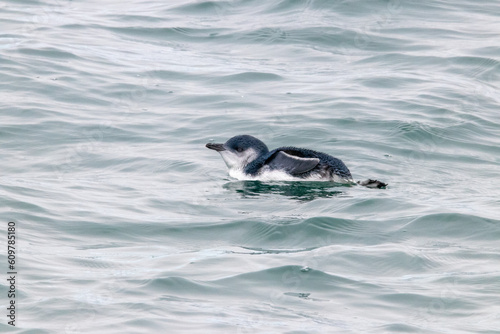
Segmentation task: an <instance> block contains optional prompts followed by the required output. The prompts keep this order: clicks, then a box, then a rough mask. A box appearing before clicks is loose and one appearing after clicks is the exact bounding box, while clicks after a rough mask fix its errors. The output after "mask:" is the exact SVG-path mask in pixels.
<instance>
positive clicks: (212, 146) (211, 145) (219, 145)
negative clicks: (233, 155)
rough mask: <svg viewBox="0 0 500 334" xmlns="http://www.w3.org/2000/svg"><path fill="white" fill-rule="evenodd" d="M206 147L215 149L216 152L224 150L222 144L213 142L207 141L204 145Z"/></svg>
mask: <svg viewBox="0 0 500 334" xmlns="http://www.w3.org/2000/svg"><path fill="white" fill-rule="evenodd" d="M205 146H206V148H209V149H211V150H215V151H217V152H220V151H225V150H226V149H225V148H224V144H214V143H208V144H207V145H205Z"/></svg>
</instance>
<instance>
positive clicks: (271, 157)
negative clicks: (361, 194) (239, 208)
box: [206, 135, 387, 188]
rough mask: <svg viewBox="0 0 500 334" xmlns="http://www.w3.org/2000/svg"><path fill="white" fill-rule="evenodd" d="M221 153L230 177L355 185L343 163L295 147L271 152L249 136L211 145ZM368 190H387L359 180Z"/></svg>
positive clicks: (367, 181)
mask: <svg viewBox="0 0 500 334" xmlns="http://www.w3.org/2000/svg"><path fill="white" fill-rule="evenodd" d="M206 147H207V148H209V149H211V150H215V151H217V152H219V153H220V155H221V156H222V159H224V162H225V163H226V165H227V167H228V169H229V175H230V176H232V177H234V178H236V179H238V180H261V181H270V180H280V181H333V182H336V183H343V184H355V183H354V181H353V178H352V175H351V172H350V171H349V169H348V168H347V166H346V165H345V164H344V163H343V162H342V160H340V159H337V158H335V157H332V156H331V155H328V154H326V153H322V152H317V151H313V150H309V149H305V148H298V147H292V146H286V147H280V148H277V149H274V150H272V151H269V149H268V148H267V146H266V144H264V143H263V142H262V141H260V140H259V139H257V138H255V137H253V136H249V135H239V136H235V137H232V138H231V139H229V140H228V141H226V142H225V143H224V144H215V143H208V144H207V145H206ZM357 183H358V184H360V185H363V186H366V187H369V188H384V187H386V186H387V184H386V183H383V182H381V181H377V180H371V179H368V180H365V181H362V182H361V181H358V182H357Z"/></svg>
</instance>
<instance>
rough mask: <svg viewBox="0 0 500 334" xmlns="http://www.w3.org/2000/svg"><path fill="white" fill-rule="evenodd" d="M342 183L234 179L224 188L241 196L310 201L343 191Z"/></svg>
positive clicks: (337, 194) (333, 195)
mask: <svg viewBox="0 0 500 334" xmlns="http://www.w3.org/2000/svg"><path fill="white" fill-rule="evenodd" d="M345 187H349V185H342V184H338V183H333V182H293V181H289V182H285V181H283V182H272V183H269V182H266V183H264V182H261V181H234V182H228V183H226V184H225V185H224V189H227V190H232V191H235V192H236V193H238V194H241V195H242V196H243V197H254V196H260V195H262V194H279V195H283V196H287V197H290V198H292V199H296V200H300V201H312V200H314V199H316V198H329V197H335V196H339V195H341V194H343V193H344V191H343V190H342V188H345Z"/></svg>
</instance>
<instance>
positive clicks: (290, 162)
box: [267, 151, 319, 175]
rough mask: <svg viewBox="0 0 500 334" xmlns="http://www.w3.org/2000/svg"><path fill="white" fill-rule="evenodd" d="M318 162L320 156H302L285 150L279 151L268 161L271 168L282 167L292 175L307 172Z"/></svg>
mask: <svg viewBox="0 0 500 334" xmlns="http://www.w3.org/2000/svg"><path fill="white" fill-rule="evenodd" d="M318 164H319V159H318V158H301V157H297V156H294V155H290V154H288V153H285V152H283V151H278V152H277V153H276V154H274V155H273V156H272V157H271V159H270V160H269V161H267V165H268V166H269V167H270V168H271V169H282V170H285V171H287V172H288V173H290V174H292V175H297V174H302V173H306V172H308V171H310V170H311V169H313V168H314V167H316V166H317V165H318Z"/></svg>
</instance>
